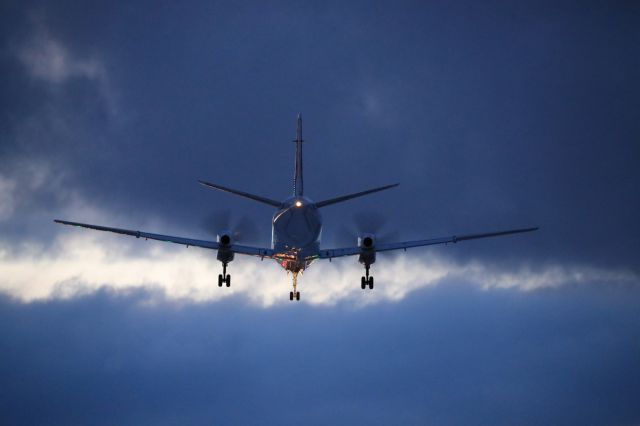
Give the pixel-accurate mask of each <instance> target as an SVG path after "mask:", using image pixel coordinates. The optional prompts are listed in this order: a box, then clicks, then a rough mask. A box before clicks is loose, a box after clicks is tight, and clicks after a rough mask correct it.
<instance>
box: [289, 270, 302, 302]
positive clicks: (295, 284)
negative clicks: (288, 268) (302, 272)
mask: <svg viewBox="0 0 640 426" xmlns="http://www.w3.org/2000/svg"><path fill="white" fill-rule="evenodd" d="M297 288H298V272H293V291H290V292H289V300H294V299H295V300H300V292H299V291H298V290H297Z"/></svg>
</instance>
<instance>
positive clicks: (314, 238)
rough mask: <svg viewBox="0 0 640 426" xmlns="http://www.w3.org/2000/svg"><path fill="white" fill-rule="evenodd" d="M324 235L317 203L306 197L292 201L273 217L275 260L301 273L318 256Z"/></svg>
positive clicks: (284, 204)
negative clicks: (321, 238)
mask: <svg viewBox="0 0 640 426" xmlns="http://www.w3.org/2000/svg"><path fill="white" fill-rule="evenodd" d="M321 235H322V217H321V216H320V211H319V210H318V208H317V207H316V205H315V203H314V202H313V201H311V200H310V199H309V198H307V197H304V196H297V197H295V196H294V197H291V198H288V199H286V200H285V201H284V202H283V203H282V207H281V208H280V209H278V211H276V213H275V214H274V215H273V221H272V232H271V248H272V249H274V250H276V252H277V254H276V255H275V256H274V258H275V259H276V261H277V262H278V263H279V264H280V266H282V267H283V268H285V269H286V270H288V271H292V272H296V273H297V272H300V271H301V270H304V269H305V268H306V267H307V266H309V265H310V264H311V262H313V261H314V260H315V259H316V258H317V257H318V253H319V251H320V237H321Z"/></svg>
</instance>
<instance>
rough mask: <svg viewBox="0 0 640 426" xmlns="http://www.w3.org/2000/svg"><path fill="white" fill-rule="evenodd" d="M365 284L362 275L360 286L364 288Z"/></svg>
mask: <svg viewBox="0 0 640 426" xmlns="http://www.w3.org/2000/svg"><path fill="white" fill-rule="evenodd" d="M366 286H367V284H366V281H365V279H364V277H362V280H360V288H361V289H363V290H364V289H365V287H366Z"/></svg>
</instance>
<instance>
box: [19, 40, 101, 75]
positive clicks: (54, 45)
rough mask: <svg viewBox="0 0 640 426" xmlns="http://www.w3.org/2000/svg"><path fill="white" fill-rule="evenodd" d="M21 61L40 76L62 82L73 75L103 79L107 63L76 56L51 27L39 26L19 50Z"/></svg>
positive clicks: (31, 73) (30, 71) (34, 73)
mask: <svg viewBox="0 0 640 426" xmlns="http://www.w3.org/2000/svg"><path fill="white" fill-rule="evenodd" d="M18 58H19V59H20V62H21V63H22V64H23V65H24V67H25V68H26V69H27V71H28V72H29V74H30V75H31V76H32V77H33V78H36V79H41V80H44V81H46V82H49V83H55V84H61V83H64V82H66V81H67V80H69V79H73V78H86V79H89V80H97V81H100V80H102V79H104V78H105V75H106V71H105V68H104V65H103V64H102V63H101V62H100V61H99V60H98V59H96V58H78V57H75V56H74V55H73V54H71V52H69V49H68V48H66V47H65V46H64V45H63V44H62V43H61V42H60V41H59V40H56V39H55V38H53V37H52V36H51V35H50V34H49V33H48V32H47V31H45V30H39V31H38V32H37V33H35V34H34V35H33V36H32V38H31V39H30V40H28V41H27V42H26V43H25V44H24V45H23V46H22V47H21V48H20V49H19V51H18Z"/></svg>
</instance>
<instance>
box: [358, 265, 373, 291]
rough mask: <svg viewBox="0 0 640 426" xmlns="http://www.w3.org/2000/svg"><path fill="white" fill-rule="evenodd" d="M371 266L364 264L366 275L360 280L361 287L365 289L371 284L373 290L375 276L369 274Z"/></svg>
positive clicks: (370, 287)
mask: <svg viewBox="0 0 640 426" xmlns="http://www.w3.org/2000/svg"><path fill="white" fill-rule="evenodd" d="M370 267H371V265H370V264H368V263H367V264H365V265H364V268H365V269H364V270H365V275H366V276H365V277H362V279H361V280H360V288H361V289H363V290H364V289H365V288H367V286H369V289H370V290H373V276H369V268H370Z"/></svg>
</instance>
